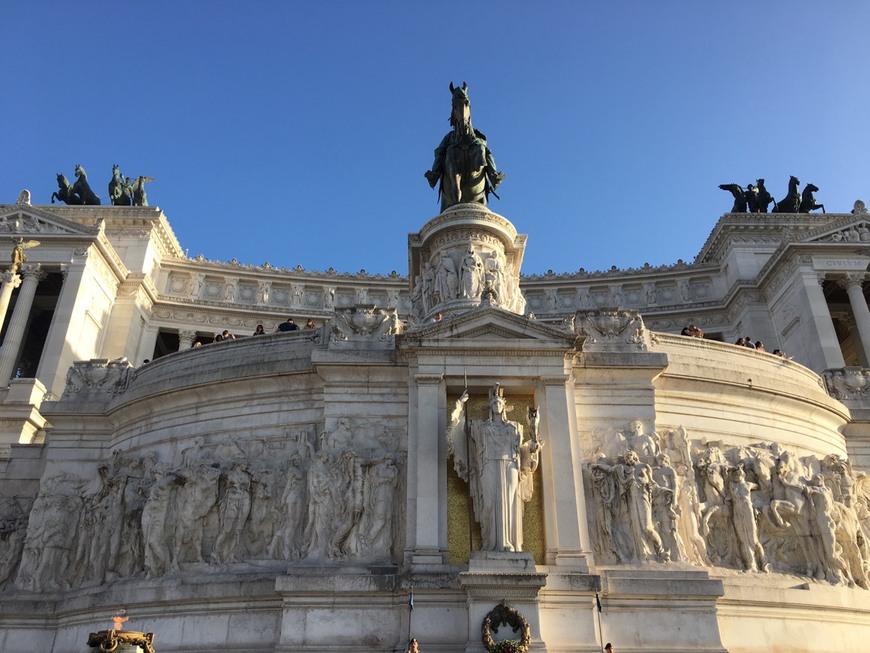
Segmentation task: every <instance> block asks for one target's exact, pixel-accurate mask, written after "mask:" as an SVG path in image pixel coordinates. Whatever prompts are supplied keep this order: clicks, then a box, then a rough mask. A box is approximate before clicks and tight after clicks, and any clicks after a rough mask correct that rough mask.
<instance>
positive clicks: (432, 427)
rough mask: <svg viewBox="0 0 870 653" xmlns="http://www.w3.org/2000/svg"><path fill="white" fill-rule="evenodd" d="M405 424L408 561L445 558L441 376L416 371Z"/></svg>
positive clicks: (443, 416)
mask: <svg viewBox="0 0 870 653" xmlns="http://www.w3.org/2000/svg"><path fill="white" fill-rule="evenodd" d="M411 390H412V392H411V396H410V401H409V405H410V414H409V416H408V417H409V420H408V424H409V427H410V432H409V434H408V518H407V528H408V549H409V550H410V551H409V554H410V559H409V560H408V562H410V563H412V564H441V563H443V562H446V556H447V553H446V551H447V484H446V478H447V475H446V465H447V462H446V461H447V443H446V432H445V429H446V424H445V422H446V417H445V414H444V413H445V406H444V397H445V390H444V383H443V380H442V377H441V375H440V374H439V375H436V374H432V375H429V374H418V375H416V376H415V377H414V387H412V389H411Z"/></svg>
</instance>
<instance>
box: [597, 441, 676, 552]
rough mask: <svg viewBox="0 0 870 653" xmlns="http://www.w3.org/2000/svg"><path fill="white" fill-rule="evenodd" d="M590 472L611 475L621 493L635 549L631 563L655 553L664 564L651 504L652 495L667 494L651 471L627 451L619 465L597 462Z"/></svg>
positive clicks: (662, 549)
mask: <svg viewBox="0 0 870 653" xmlns="http://www.w3.org/2000/svg"><path fill="white" fill-rule="evenodd" d="M592 468H593V469H598V470H601V471H604V472H607V473H609V474H611V475H612V476H613V478H614V479H615V480H616V482H617V484H618V485H619V487H620V489H621V494H622V497H623V501H624V503H625V511H626V513H627V520H628V525H629V528H630V532H631V539H632V544H633V548H634V552H633V553H634V555H633V559H635V560H645V559H647V558H649V557H650V554H651V553H655V555H656V557H657V558H658V559H660V560H666V559H667V554H666V553H665V551H664V547H663V546H662V540H661V538H660V537H659V534H658V533H657V532H656V530H655V525H654V523H653V518H652V501H653V494H654V493H655V492H670V490H668V489H667V488H663V487H661V486H659V485H658V484H657V483H656V482H655V481H654V480H653V477H652V468H651V467H650V466H649V465H647V464H645V463H642V462H640V459H639V458H638V456H637V454H636V453H635V452H634V451H627V452H626V453H625V454H624V455H623V457H622V463H617V464H615V465H610V464H607V463H604V462H598V463H595V464H593V465H592Z"/></svg>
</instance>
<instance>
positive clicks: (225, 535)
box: [212, 462, 251, 563]
mask: <svg viewBox="0 0 870 653" xmlns="http://www.w3.org/2000/svg"><path fill="white" fill-rule="evenodd" d="M225 483H226V489H225V490H224V495H223V497H222V498H221V500H220V504H219V506H218V521H219V523H220V531H219V533H218V536H217V539H216V540H215V543H214V552H213V553H212V559H213V560H214V562H217V563H227V562H234V561H236V560H237V559H238V558H239V554H240V553H241V552H240V551H239V541H240V540H241V535H242V528H243V527H244V525H245V522H246V521H247V519H248V515H249V514H250V512H251V475H250V474H248V471H247V468H246V466H245V464H244V463H242V462H237V463H235V464H234V465H233V466H232V467H231V468H230V469H229V470H228V471H227V472H226V473H225Z"/></svg>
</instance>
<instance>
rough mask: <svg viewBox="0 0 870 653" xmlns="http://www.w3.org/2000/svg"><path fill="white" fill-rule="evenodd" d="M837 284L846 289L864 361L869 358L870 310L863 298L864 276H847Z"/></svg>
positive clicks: (858, 274)
mask: <svg viewBox="0 0 870 653" xmlns="http://www.w3.org/2000/svg"><path fill="white" fill-rule="evenodd" d="M838 283H839V284H840V285H841V286H842V287H843V288H845V289H846V292H847V293H848V295H849V303H850V304H851V305H852V315H854V316H855V324H856V326H857V327H858V337H859V339H860V340H861V348H862V349H863V350H864V357H865V359H866V358H867V357H868V356H870V308H867V300H866V299H865V298H864V291H863V286H864V274H862V273H856V274H847V275H846V277H845V279H840V280H839V281H838Z"/></svg>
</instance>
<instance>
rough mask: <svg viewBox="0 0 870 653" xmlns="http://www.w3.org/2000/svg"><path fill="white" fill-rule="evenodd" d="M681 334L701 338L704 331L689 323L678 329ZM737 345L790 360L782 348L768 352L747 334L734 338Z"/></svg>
mask: <svg viewBox="0 0 870 653" xmlns="http://www.w3.org/2000/svg"><path fill="white" fill-rule="evenodd" d="M680 335H681V336H690V337H693V338H703V337H704V332H703V331H701V329H700V328H699V327H696V326H695V325H694V324H689V325H687V326H684V327H683V330H682V331H680ZM734 344H735V345H737V346H738V347H747V348H749V349H754V350H755V351H763V352H765V353H771V354H773V355H774V356H780V357H781V358H788V359H789V360H791V357H789V356H786V355H785V352H784V351H782V349H774V350H773V351H772V352H768V351H767V349H765V347H764V343H763V342H761V340H756V341H755V342H753V340H752V338H750V337H749V336H742V337H740V338H738V339H737V340H736V342H735V343H734Z"/></svg>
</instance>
